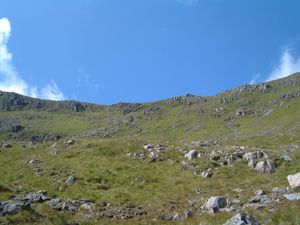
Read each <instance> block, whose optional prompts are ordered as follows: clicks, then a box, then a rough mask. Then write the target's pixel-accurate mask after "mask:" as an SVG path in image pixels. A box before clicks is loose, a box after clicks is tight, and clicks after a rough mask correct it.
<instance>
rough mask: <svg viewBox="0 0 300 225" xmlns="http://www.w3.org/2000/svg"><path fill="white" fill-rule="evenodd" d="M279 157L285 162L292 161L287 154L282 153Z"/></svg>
mask: <svg viewBox="0 0 300 225" xmlns="http://www.w3.org/2000/svg"><path fill="white" fill-rule="evenodd" d="M280 159H281V160H282V161H286V162H291V161H292V158H291V157H290V156H288V155H283V156H281V157H280Z"/></svg>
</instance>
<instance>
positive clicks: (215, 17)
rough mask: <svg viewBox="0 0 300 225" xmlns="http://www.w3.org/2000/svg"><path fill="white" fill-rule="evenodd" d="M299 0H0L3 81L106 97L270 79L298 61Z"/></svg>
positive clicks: (159, 94) (29, 89) (107, 100)
mask: <svg viewBox="0 0 300 225" xmlns="http://www.w3.org/2000/svg"><path fill="white" fill-rule="evenodd" d="M299 9H300V1H298V0H288V1H286V0H263V1H262V0H244V1H241V0H198V1H197V0H72V1H70V0H47V1H46V0H45V1H39V0H26V1H17V0H1V2H0V19H1V18H2V19H1V20H0V90H6V91H15V92H18V93H21V94H26V95H31V96H35V97H40V98H47V99H56V100H59V99H69V100H70V99H76V100H81V101H87V102H95V103H101V104H111V103H117V102H145V101H155V100H160V99H164V98H168V97H172V96H177V95H183V94H186V93H192V94H196V95H203V96H207V95H214V94H217V93H218V92H221V91H223V90H226V89H230V88H233V87H236V86H239V85H241V84H244V83H251V82H252V83H256V82H262V81H266V80H273V79H277V78H280V77H283V76H287V75H289V74H290V73H294V72H296V71H300V57H299V55H300V27H299V25H300V14H299ZM9 28H10V29H9Z"/></svg>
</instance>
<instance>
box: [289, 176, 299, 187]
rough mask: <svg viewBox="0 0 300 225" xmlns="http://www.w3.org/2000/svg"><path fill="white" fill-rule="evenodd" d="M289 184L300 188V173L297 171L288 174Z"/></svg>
mask: <svg viewBox="0 0 300 225" xmlns="http://www.w3.org/2000/svg"><path fill="white" fill-rule="evenodd" d="M287 179H288V182H289V185H290V186H291V188H293V189H295V188H300V173H296V174H294V175H288V176H287Z"/></svg>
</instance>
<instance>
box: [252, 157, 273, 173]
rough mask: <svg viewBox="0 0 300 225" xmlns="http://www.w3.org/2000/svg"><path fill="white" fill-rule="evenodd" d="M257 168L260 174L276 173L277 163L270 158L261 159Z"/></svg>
mask: <svg viewBox="0 0 300 225" xmlns="http://www.w3.org/2000/svg"><path fill="white" fill-rule="evenodd" d="M255 170H256V171H257V172H258V173H260V174H266V173H274V172H275V163H274V162H273V161H272V160H269V159H267V160H264V161H260V162H258V163H257V164H256V166H255Z"/></svg>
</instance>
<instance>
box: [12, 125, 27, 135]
mask: <svg viewBox="0 0 300 225" xmlns="http://www.w3.org/2000/svg"><path fill="white" fill-rule="evenodd" d="M24 129H25V126H22V125H20V124H17V125H13V126H11V127H10V131H11V132H13V133H18V132H20V131H22V130H24Z"/></svg>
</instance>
